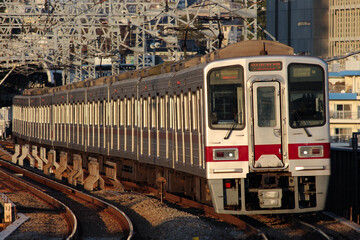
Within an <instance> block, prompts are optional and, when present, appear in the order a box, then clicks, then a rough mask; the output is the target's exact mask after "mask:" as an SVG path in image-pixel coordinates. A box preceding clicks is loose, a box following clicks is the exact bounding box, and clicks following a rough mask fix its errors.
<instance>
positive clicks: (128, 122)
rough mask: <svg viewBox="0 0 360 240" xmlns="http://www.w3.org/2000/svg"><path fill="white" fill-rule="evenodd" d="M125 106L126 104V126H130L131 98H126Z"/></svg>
mask: <svg viewBox="0 0 360 240" xmlns="http://www.w3.org/2000/svg"><path fill="white" fill-rule="evenodd" d="M126 106H127V120H126V126H129V127H130V126H131V116H132V115H131V110H132V109H131V106H132V105H131V99H130V98H128V99H127V103H126Z"/></svg>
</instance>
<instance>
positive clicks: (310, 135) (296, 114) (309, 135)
mask: <svg viewBox="0 0 360 240" xmlns="http://www.w3.org/2000/svg"><path fill="white" fill-rule="evenodd" d="M295 116H296V118H297V119H298V121H299V122H300V126H301V125H303V121H304V122H305V124H306V125H309V122H308V121H306V120H303V119H302V118H301V117H300V115H299V113H298V112H295ZM303 129H304V131H305V133H306V135H307V136H308V137H312V134H311V133H310V132H309V130H308V129H307V128H306V127H304V126H303Z"/></svg>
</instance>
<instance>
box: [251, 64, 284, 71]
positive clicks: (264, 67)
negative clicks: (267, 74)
mask: <svg viewBox="0 0 360 240" xmlns="http://www.w3.org/2000/svg"><path fill="white" fill-rule="evenodd" d="M249 70H250V71H251V72H256V71H280V70H282V62H252V63H249Z"/></svg>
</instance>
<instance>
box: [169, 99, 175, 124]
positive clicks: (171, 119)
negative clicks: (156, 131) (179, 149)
mask: <svg viewBox="0 0 360 240" xmlns="http://www.w3.org/2000/svg"><path fill="white" fill-rule="evenodd" d="M174 111H175V107H174V96H170V101H169V129H174V125H173V122H174Z"/></svg>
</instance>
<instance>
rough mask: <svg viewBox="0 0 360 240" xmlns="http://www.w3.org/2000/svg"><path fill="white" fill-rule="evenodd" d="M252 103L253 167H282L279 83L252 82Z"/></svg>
mask: <svg viewBox="0 0 360 240" xmlns="http://www.w3.org/2000/svg"><path fill="white" fill-rule="evenodd" d="M252 103H253V104H252V105H253V108H252V110H253V151H254V154H253V164H254V165H253V167H255V168H278V167H283V166H284V164H283V161H282V145H281V144H282V140H281V136H282V134H281V108H280V104H281V98H280V83H279V82H276V81H274V82H254V83H253V86H252Z"/></svg>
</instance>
